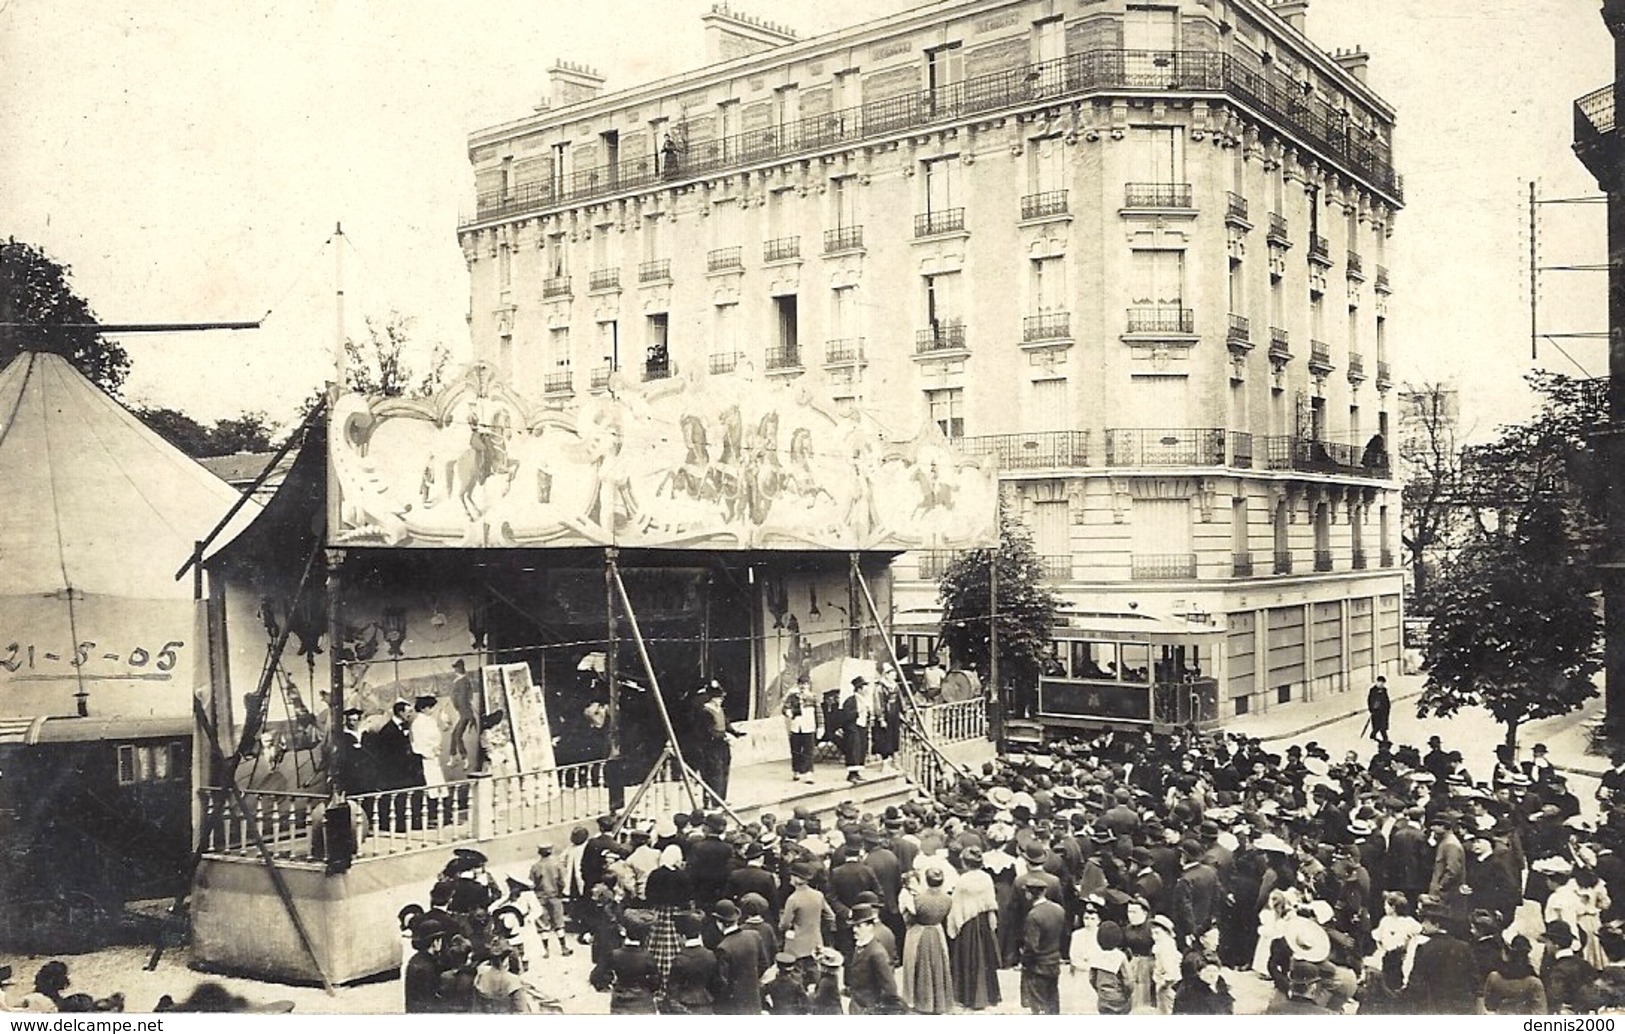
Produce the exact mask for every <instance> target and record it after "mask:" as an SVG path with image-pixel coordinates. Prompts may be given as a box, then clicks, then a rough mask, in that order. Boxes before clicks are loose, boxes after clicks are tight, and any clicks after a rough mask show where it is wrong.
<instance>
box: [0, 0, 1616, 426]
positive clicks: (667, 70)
mask: <svg viewBox="0 0 1625 1034" xmlns="http://www.w3.org/2000/svg"><path fill="white" fill-rule="evenodd" d="M733 6H734V8H735V9H736V10H743V11H747V12H749V13H752V14H756V15H759V16H763V17H767V18H771V19H773V20H775V21H780V22H784V23H787V24H789V25H791V26H792V27H794V28H795V29H797V30H798V31H799V32H800V33H801V34H802V35H803V36H808V35H814V34H817V33H820V32H827V31H830V30H832V29H836V28H840V27H842V26H846V25H851V24H856V23H858V22H860V21H863V20H866V19H870V18H874V17H879V16H883V15H886V14H890V13H893V12H895V11H898V10H903V9H906V8H909V7H913V6H917V4H916V3H915V2H913V0H821V2H820V3H818V4H803V3H795V4H790V3H780V2H771V0H735V3H734V4H733ZM1598 6H1599V5H1598V4H1597V3H1596V2H1595V0H1476V2H1474V3H1471V4H1468V3H1462V2H1460V0H1313V2H1312V4H1311V6H1310V9H1309V12H1308V32H1309V35H1310V37H1311V38H1312V39H1313V40H1314V41H1315V42H1316V43H1317V44H1318V45H1319V46H1320V47H1321V48H1322V49H1325V50H1331V49H1333V48H1337V47H1350V46H1355V45H1358V46H1361V47H1363V48H1364V49H1366V50H1367V51H1369V52H1370V54H1371V66H1370V82H1371V85H1372V86H1373V87H1374V88H1375V89H1376V90H1377V91H1378V92H1379V93H1380V94H1381V95H1382V96H1384V97H1385V98H1387V99H1388V100H1389V101H1390V102H1391V103H1393V104H1394V106H1395V107H1396V108H1397V109H1398V113H1399V115H1398V119H1399V123H1398V130H1397V134H1396V165H1397V167H1398V169H1399V170H1400V171H1401V173H1403V175H1404V176H1405V180H1406V202H1407V207H1406V209H1405V211H1403V212H1402V213H1401V214H1400V216H1399V218H1398V219H1397V220H1396V223H1395V232H1394V237H1393V239H1392V241H1391V242H1390V252H1389V262H1388V265H1389V267H1390V269H1391V270H1392V271H1393V279H1394V283H1395V292H1396V293H1395V295H1394V296H1393V298H1392V300H1391V303H1390V317H1391V318H1390V326H1391V327H1392V328H1393V330H1392V332H1391V347H1390V350H1391V358H1392V361H1393V366H1394V377H1395V380H1396V381H1398V382H1400V383H1402V384H1403V383H1413V384H1421V383H1424V382H1431V381H1451V382H1454V383H1455V385H1456V386H1457V387H1458V389H1459V390H1460V391H1461V395H1462V400H1463V422H1464V424H1465V425H1466V430H1467V432H1468V436H1469V437H1470V438H1483V437H1485V436H1487V435H1488V434H1491V433H1493V431H1494V428H1495V427H1496V425H1498V424H1500V423H1504V422H1507V421H1513V420H1518V419H1521V418H1523V417H1524V416H1526V415H1527V413H1528V412H1529V407H1530V399H1529V395H1528V393H1527V392H1526V391H1525V390H1524V387H1523V382H1522V378H1523V376H1524V374H1525V373H1527V372H1528V371H1529V370H1530V369H1532V368H1534V367H1536V366H1539V367H1540V368H1545V369H1551V370H1556V371H1560V372H1567V373H1582V372H1583V373H1586V374H1589V375H1592V376H1601V375H1603V374H1605V373H1606V372H1607V362H1606V348H1605V345H1604V343H1603V342H1600V341H1586V340H1575V339H1560V343H1561V344H1562V346H1563V347H1564V348H1566V349H1567V350H1568V352H1569V353H1570V355H1569V356H1564V355H1563V354H1562V353H1561V352H1560V351H1559V350H1558V348H1557V347H1555V346H1553V345H1552V344H1550V343H1547V342H1544V341H1543V342H1542V344H1541V348H1540V361H1539V362H1538V363H1534V362H1532V361H1531V359H1530V348H1529V308H1528V306H1529V301H1528V296H1529V289H1528V277H1529V273H1528V269H1529V258H1528V248H1529V230H1528V209H1527V201H1528V186H1527V183H1528V182H1529V181H1530V180H1537V181H1538V182H1539V187H1538V194H1539V196H1541V197H1542V198H1562V197H1577V196H1588V195H1595V194H1596V193H1597V189H1596V184H1595V182H1594V181H1593V180H1591V179H1590V177H1589V176H1588V175H1587V173H1586V172H1585V170H1584V168H1583V167H1582V166H1581V165H1580V164H1579V162H1578V161H1577V160H1576V159H1575V158H1574V157H1573V154H1572V152H1571V151H1570V144H1571V138H1572V131H1573V130H1572V114H1571V112H1572V104H1573V101H1574V99H1575V98H1576V97H1578V96H1580V95H1582V94H1584V93H1587V92H1589V91H1591V90H1593V89H1595V88H1597V87H1598V86H1601V85H1603V84H1605V83H1607V82H1609V81H1611V79H1612V74H1613V73H1612V47H1611V41H1610V39H1609V37H1608V33H1607V30H1606V29H1605V28H1604V27H1603V24H1602V20H1601V18H1600V17H1599V16H1598V13H1597V11H1598ZM709 8H710V0H595V2H593V3H579V2H572V3H566V2H563V0H466V2H464V3H460V4H453V3H435V2H428V0H417V2H410V3H408V2H402V0H284V2H281V3H277V4H255V5H250V4H223V3H219V2H218V0H166V2H164V3H154V4H130V3H128V2H127V0H0V130H3V131H4V137H3V139H4V145H3V147H0V235H7V236H15V237H17V238H19V239H21V240H26V241H30V242H32V243H35V244H38V245H40V246H42V247H44V248H45V250H46V251H47V252H48V253H49V254H51V255H52V256H53V257H55V258H56V259H57V260H59V261H62V262H65V263H67V264H68V265H70V266H71V267H72V270H73V284H74V286H75V288H76V289H77V290H78V291H79V293H80V294H82V295H83V296H85V297H86V298H87V299H88V300H89V301H90V303H91V305H92V307H93V308H94V310H95V311H96V313H97V314H98V316H100V317H101V318H102V319H103V320H105V321H110V322H140V321H149V322H152V321H165V322H169V321H201V320H243V319H257V318H259V317H260V316H262V315H264V314H266V313H267V312H269V316H268V317H267V319H266V321H265V324H264V327H263V329H261V330H258V331H241V332H217V333H209V334H189V335H142V336H133V337H126V338H124V339H123V340H122V343H123V344H124V345H125V347H126V348H127V349H128V350H129V352H130V355H131V357H132V359H133V362H134V370H133V372H132V374H131V376H130V379H129V382H128V383H127V385H126V388H125V395H126V397H127V398H128V399H129V400H131V401H132V402H136V403H141V404H148V405H163V406H171V407H175V408H179V409H182V410H184V411H186V412H188V413H190V414H191V415H193V416H194V417H197V418H199V419H203V420H214V419H218V418H221V417H225V416H233V415H236V414H237V413H239V412H242V411H245V410H261V411H266V412H268V413H269V414H270V415H271V416H272V418H273V419H276V420H286V419H288V418H289V417H290V416H291V414H292V413H293V411H294V410H295V408H296V407H297V406H298V404H299V402H300V401H301V400H302V399H304V398H305V397H307V396H308V395H309V394H310V392H311V390H312V389H314V388H315V387H317V386H319V385H320V384H321V383H322V382H323V380H324V379H325V378H326V377H327V375H328V371H330V370H331V369H332V359H331V355H332V350H333V344H334V341H335V339H336V336H337V333H336V322H337V321H336V319H335V312H336V306H335V302H334V284H335V278H336V277H337V275H338V273H337V271H336V268H335V265H336V262H335V252H336V251H342V255H343V258H342V262H343V266H344V269H343V282H344V285H345V305H344V312H345V320H344V323H345V330H346V333H348V334H349V335H351V336H361V335H363V333H364V320H365V319H367V318H369V317H370V318H373V319H382V318H385V317H386V316H387V315H388V314H389V313H390V312H391V311H392V310H394V311H399V312H401V313H403V314H405V315H407V316H409V317H410V318H411V319H412V321H413V330H412V332H413V338H414V342H415V347H416V348H417V349H418V351H419V354H420V355H426V354H427V352H428V350H429V347H430V346H431V345H432V344H434V343H442V344H444V345H445V346H446V347H448V348H449V349H450V350H451V353H452V355H453V356H454V357H455V358H456V359H457V360H461V361H466V360H467V359H468V358H471V349H470V346H469V341H468V329H467V324H466V313H467V311H468V287H467V272H466V269H465V267H464V264H463V258H462V252H461V250H460V248H459V247H458V244H457V239H456V227H457V222H458V219H459V214H460V213H466V212H468V211H470V210H471V207H472V198H473V181H472V174H471V172H470V169H469V166H468V161H467V152H466V141H467V136H468V133H469V132H470V131H472V130H474V129H478V128H481V127H484V126H488V125H492V124H495V123H498V122H505V121H508V120H510V119H513V118H517V117H520V116H522V115H526V114H528V113H530V111H531V110H532V107H533V105H535V104H536V103H537V101H538V100H539V99H540V98H541V97H542V96H543V94H544V93H545V91H546V87H547V75H546V69H547V67H548V66H549V65H550V64H552V62H553V61H554V60H555V59H559V58H562V59H565V60H570V61H574V62H578V63H586V64H588V65H591V66H593V67H595V68H597V69H599V70H600V71H602V72H603V73H604V75H605V76H606V77H607V79H608V84H607V87H606V88H607V89H609V90H615V89H618V88H626V87H631V86H635V85H638V84H640V83H643V82H647V81H649V80H651V79H654V78H658V77H661V76H664V75H668V74H672V73H676V72H681V71H685V70H688V69H691V68H695V67H698V66H700V65H701V64H702V63H703V59H702V56H701V55H702V53H703V50H702V45H703V38H702V29H701V23H700V16H701V15H702V14H703V13H705V12H706V11H707V10H709ZM1540 213H1541V216H1540V218H1541V224H1540V229H1539V233H1538V235H1537V236H1538V239H1539V241H1540V256H1539V260H1538V264H1540V265H1560V264H1585V263H1597V262H1602V261H1605V259H1606V252H1605V232H1604V225H1603V224H1604V208H1603V207H1602V206H1600V205H1542V206H1540ZM339 222H342V224H343V228H344V234H345V241H346V246H345V247H344V248H342V249H339V248H336V247H335V246H334V245H331V244H330V243H329V239H330V237H331V236H332V234H333V230H334V227H335V224H336V223H339ZM1539 301H1540V305H1539V308H1540V314H1541V316H1540V329H1541V330H1542V331H1543V332H1546V333H1554V334H1556V333H1588V332H1595V331H1600V330H1603V329H1605V328H1606V308H1605V305H1606V292H1605V277H1604V276H1603V275H1602V274H1600V273H1560V272H1549V273H1544V274H1542V282H1541V290H1540V292H1539Z"/></svg>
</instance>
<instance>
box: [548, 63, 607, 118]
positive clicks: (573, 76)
mask: <svg viewBox="0 0 1625 1034" xmlns="http://www.w3.org/2000/svg"><path fill="white" fill-rule="evenodd" d="M547 84H548V88H549V92H550V93H551V95H552V96H551V103H546V102H544V104H546V106H547V107H554V108H568V107H569V106H570V105H572V104H579V103H580V102H582V101H590V100H592V99H593V98H594V97H596V96H598V95H599V94H600V93H602V92H603V90H604V77H603V75H602V74H601V73H599V72H598V70H597V69H593V68H588V67H587V66H586V65H578V64H576V63H574V62H573V61H555V62H553V67H552V68H549V69H548V70H547ZM538 110H540V109H538Z"/></svg>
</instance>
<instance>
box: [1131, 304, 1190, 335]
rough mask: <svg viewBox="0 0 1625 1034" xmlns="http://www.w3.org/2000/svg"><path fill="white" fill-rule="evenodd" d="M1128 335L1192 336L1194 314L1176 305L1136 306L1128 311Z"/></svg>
mask: <svg viewBox="0 0 1625 1034" xmlns="http://www.w3.org/2000/svg"><path fill="white" fill-rule="evenodd" d="M1128 332H1129V333H1130V334H1194V333H1196V313H1195V312H1194V311H1193V310H1191V309H1181V308H1179V307H1178V306H1176V305H1136V306H1134V307H1132V308H1130V309H1129V310H1128Z"/></svg>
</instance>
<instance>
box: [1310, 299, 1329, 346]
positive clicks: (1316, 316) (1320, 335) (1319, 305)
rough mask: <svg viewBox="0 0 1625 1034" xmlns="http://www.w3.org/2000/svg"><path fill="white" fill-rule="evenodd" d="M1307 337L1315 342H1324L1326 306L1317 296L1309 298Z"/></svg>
mask: <svg viewBox="0 0 1625 1034" xmlns="http://www.w3.org/2000/svg"><path fill="white" fill-rule="evenodd" d="M1309 336H1310V337H1311V338H1313V339H1314V340H1316V341H1325V340H1326V305H1325V300H1324V298H1323V297H1322V296H1321V295H1318V294H1313V295H1310V296H1309Z"/></svg>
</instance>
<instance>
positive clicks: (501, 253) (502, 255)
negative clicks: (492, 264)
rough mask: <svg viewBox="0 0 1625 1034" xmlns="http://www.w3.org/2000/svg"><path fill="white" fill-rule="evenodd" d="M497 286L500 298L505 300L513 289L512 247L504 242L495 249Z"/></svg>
mask: <svg viewBox="0 0 1625 1034" xmlns="http://www.w3.org/2000/svg"><path fill="white" fill-rule="evenodd" d="M497 287H498V289H499V290H501V292H502V300H503V301H507V300H508V295H509V292H511V291H512V290H513V249H512V248H510V247H508V246H507V245H506V244H504V245H502V246H501V247H500V248H498V249H497Z"/></svg>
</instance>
